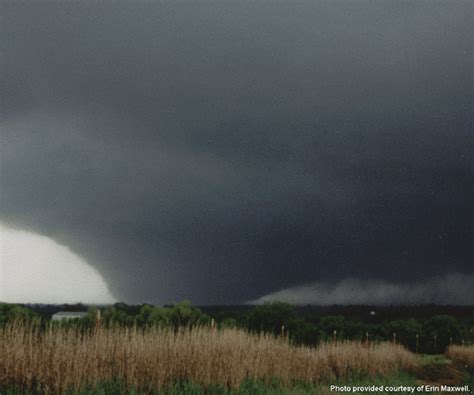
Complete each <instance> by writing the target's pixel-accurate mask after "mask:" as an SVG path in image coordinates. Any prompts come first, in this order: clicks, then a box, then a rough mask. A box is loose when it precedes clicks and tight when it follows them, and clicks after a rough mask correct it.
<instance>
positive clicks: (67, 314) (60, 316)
mask: <svg viewBox="0 0 474 395" xmlns="http://www.w3.org/2000/svg"><path fill="white" fill-rule="evenodd" d="M86 315H87V313H86V312H85V311H60V312H58V313H56V314H53V316H52V317H51V319H52V320H53V321H63V320H72V319H75V318H84V317H85V316H86Z"/></svg>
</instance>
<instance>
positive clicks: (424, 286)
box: [248, 273, 474, 306]
mask: <svg viewBox="0 0 474 395" xmlns="http://www.w3.org/2000/svg"><path fill="white" fill-rule="evenodd" d="M473 300H474V275H462V274H459V273H451V274H448V275H446V276H436V277H431V278H427V279H424V280H421V281H416V282H407V283H401V284H397V283H393V282H388V281H384V280H360V279H355V278H353V279H345V280H342V281H339V282H337V283H335V284H331V285H329V284H324V283H314V284H309V285H304V286H298V287H293V288H288V289H283V290H280V291H277V292H273V293H271V294H268V295H265V296H262V297H260V298H258V299H256V300H253V301H250V302H248V303H249V304H262V303H265V302H276V301H279V302H286V303H291V304H298V305H306V304H311V305H325V306H327V305H361V304H369V305H405V304H408V305H410V304H440V305H472V301H473Z"/></svg>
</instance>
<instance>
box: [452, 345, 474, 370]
mask: <svg viewBox="0 0 474 395" xmlns="http://www.w3.org/2000/svg"><path fill="white" fill-rule="evenodd" d="M446 355H447V357H448V358H450V359H452V360H453V361H455V362H461V363H462V364H464V365H467V366H468V367H469V368H471V369H474V345H471V346H458V345H456V346H449V347H448V349H447V350H446Z"/></svg>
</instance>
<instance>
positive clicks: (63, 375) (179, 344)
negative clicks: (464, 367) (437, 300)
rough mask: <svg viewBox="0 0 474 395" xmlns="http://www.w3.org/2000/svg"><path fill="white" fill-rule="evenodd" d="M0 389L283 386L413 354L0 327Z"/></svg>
mask: <svg viewBox="0 0 474 395" xmlns="http://www.w3.org/2000/svg"><path fill="white" fill-rule="evenodd" d="M0 355H1V358H0V387H1V386H3V387H4V388H5V387H8V386H11V385H18V386H20V388H32V386H33V384H34V383H40V385H41V392H53V393H61V392H63V391H64V390H65V389H67V388H70V389H79V388H82V387H83V386H84V385H96V384H98V383H103V382H107V381H110V380H113V379H118V380H120V381H122V382H123V383H124V384H125V386H126V388H135V389H145V388H154V389H158V388H166V387H167V386H169V385H172V383H173V382H176V381H179V380H184V379H186V380H191V381H193V382H195V383H197V384H200V385H202V386H204V387H207V386H209V385H211V384H221V385H225V386H227V387H231V388H235V387H237V386H239V385H240V384H241V383H242V382H243V381H244V380H245V379H248V378H250V379H256V380H261V381H263V382H269V381H271V380H272V379H274V378H277V379H279V380H280V381H281V382H282V383H283V384H284V385H289V384H291V383H292V382H293V381H295V380H302V381H305V382H308V383H320V382H325V381H329V380H333V379H335V378H344V377H349V376H352V377H353V376H373V375H377V374H382V375H386V374H391V373H394V372H396V371H397V370H399V369H411V368H413V367H414V365H415V361H416V358H415V356H414V355H413V354H411V353H410V352H408V351H406V350H405V349H403V348H402V347H401V346H398V345H393V344H390V343H381V344H376V345H372V346H370V347H366V346H365V345H363V344H361V343H355V342H347V343H341V344H338V345H337V346H334V345H331V344H324V345H321V346H319V347H318V348H315V349H314V348H309V347H295V346H292V345H290V344H289V343H288V341H287V339H282V338H279V339H277V338H274V337H273V336H270V335H263V334H262V335H252V334H249V333H247V332H245V331H242V330H238V329H223V330H218V331H217V330H212V329H210V328H204V327H201V328H193V329H181V330H179V331H177V332H173V331H172V330H169V329H163V328H161V329H159V328H156V329H149V330H147V331H141V330H139V329H136V328H134V329H126V328H115V329H99V330H97V331H96V332H95V333H93V334H87V335H83V334H81V333H80V332H79V331H77V330H75V329H66V328H50V329H48V330H47V331H46V332H44V333H39V331H38V329H37V328H35V327H27V326H25V325H21V324H15V325H12V326H9V327H7V328H6V329H4V330H0Z"/></svg>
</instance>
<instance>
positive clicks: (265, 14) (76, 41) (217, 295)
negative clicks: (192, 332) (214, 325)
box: [0, 0, 474, 304]
mask: <svg viewBox="0 0 474 395" xmlns="http://www.w3.org/2000/svg"><path fill="white" fill-rule="evenodd" d="M472 7H473V5H472V2H471V1H464V0H453V1H449V2H431V1H424V0H420V1H403V2H390V3H387V2H383V3H382V2H371V1H359V2H351V1H340V2H330V1H303V2H298V3H297V4H296V3H274V2H248V1H235V2H221V1H200V2H133V3H132V2H127V1H116V2H88V1H75V2H58V1H49V0H46V1H41V2H30V1H24V0H19V1H13V0H6V1H2V4H1V8H2V27H1V30H2V31H1V33H2V34H1V35H0V37H1V38H0V40H1V46H2V58H3V62H2V72H1V76H2V88H1V89H0V95H1V105H2V117H1V125H0V127H1V134H0V147H1V148H0V150H1V151H0V160H1V167H0V171H1V173H0V175H1V178H0V189H1V194H0V220H1V221H4V222H5V223H10V224H14V225H15V226H16V227H17V228H19V229H23V230H24V231H28V232H32V233H35V234H38V235H43V236H45V237H48V238H49V239H52V240H54V241H55V242H57V243H59V244H61V245H64V246H67V248H68V249H69V250H70V251H72V252H73V253H74V254H75V255H76V256H78V257H80V258H81V259H83V260H84V261H86V262H87V263H88V264H90V265H92V266H93V267H94V270H96V271H97V272H98V273H100V275H101V277H102V278H103V279H104V280H105V281H106V282H107V287H108V289H109V290H110V292H111V294H112V295H114V297H115V298H116V299H118V300H124V301H126V302H131V303H141V302H153V303H159V304H163V303H170V302H174V301H179V300H182V299H189V300H191V301H192V302H193V303H197V304H224V303H245V302H247V301H249V300H260V299H259V298H262V295H270V296H268V297H267V298H269V297H271V298H273V296H272V295H274V296H275V295H276V296H284V297H285V298H286V299H287V300H291V301H295V302H298V301H300V300H301V301H302V303H307V302H309V303H320V301H322V303H349V302H351V301H352V300H360V301H361V302H363V303H365V302H366V301H367V302H369V301H370V300H369V299H370V297H369V296H368V294H369V293H371V292H372V291H373V292H376V293H377V295H378V296H377V298H376V301H379V302H380V303H384V304H387V303H392V302H393V303H398V302H402V303H424V302H425V301H426V302H428V301H434V302H435V303H459V304H472V303H474V298H473V294H472V291H469V289H472V287H471V288H468V287H467V285H468V284H472V281H473V277H472V276H473V275H474V269H473V268H474V265H473V257H474V253H473V252H474V251H473V246H474V240H473V234H474V232H473V224H474V222H473V221H474V215H473V205H472V203H473V197H474V189H473V188H474V183H473V182H472V181H473V179H474V158H473V152H474V146H473V113H474V111H473V73H472V70H473V69H474V68H473V56H474V54H473V47H472V42H473V26H474V23H473V22H474V21H473V17H472V15H473V12H472V11H473V9H472ZM442 279H448V280H449V281H448V285H447V286H446V287H444V285H443V286H441V285H442V283H443V280H442ZM374 281H375V282H374ZM307 284H316V285H314V286H312V285H310V286H308V285H307ZM335 284H336V285H335ZM407 284H409V285H407ZM0 285H1V284H0ZM282 290H283V291H282ZM460 290H464V293H462V292H461V291H460ZM369 291H370V292H369ZM438 291H439V292H440V296H436V295H435V293H436V292H438ZM275 293H276V294H275ZM441 295H442V297H441ZM264 298H265V297H264Z"/></svg>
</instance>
